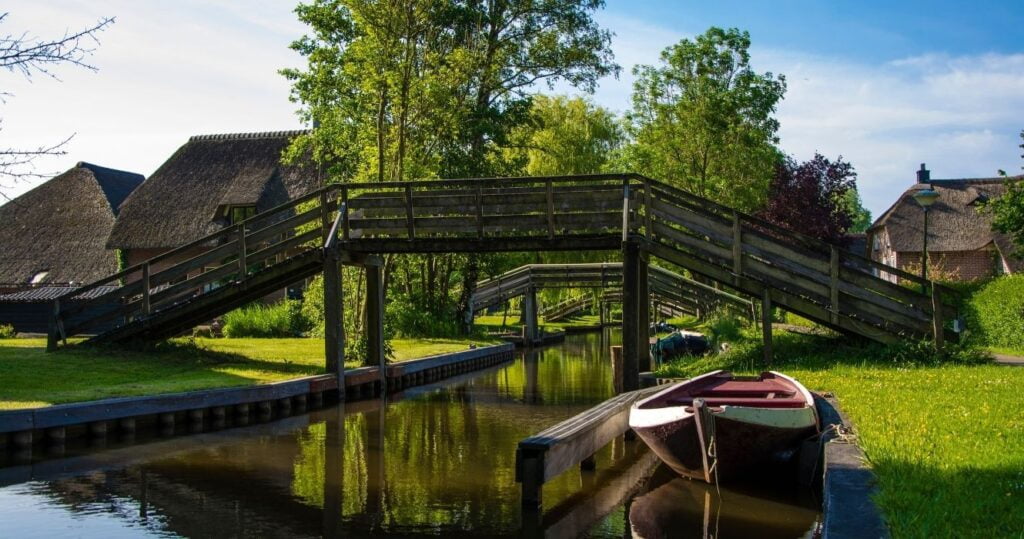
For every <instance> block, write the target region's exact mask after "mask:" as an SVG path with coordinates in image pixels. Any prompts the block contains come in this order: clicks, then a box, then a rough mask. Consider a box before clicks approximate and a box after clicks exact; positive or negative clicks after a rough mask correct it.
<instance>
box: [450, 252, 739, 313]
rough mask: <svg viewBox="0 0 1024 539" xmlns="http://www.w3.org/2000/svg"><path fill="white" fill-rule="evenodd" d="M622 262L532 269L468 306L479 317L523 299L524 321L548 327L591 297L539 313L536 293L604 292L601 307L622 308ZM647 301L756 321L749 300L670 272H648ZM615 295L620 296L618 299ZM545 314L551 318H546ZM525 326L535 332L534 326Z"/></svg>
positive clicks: (480, 292) (508, 277) (485, 284)
mask: <svg viewBox="0 0 1024 539" xmlns="http://www.w3.org/2000/svg"><path fill="white" fill-rule="evenodd" d="M623 275H624V273H623V265H622V263H621V262H604V263H589V264H528V265H525V266H520V267H518V268H516V269H513V270H510V271H507V272H505V273H502V274H501V275H498V276H496V277H493V278H490V279H485V280H483V281H480V282H478V283H477V285H476V290H475V292H474V293H473V296H472V298H471V300H470V303H471V305H472V309H471V310H472V311H474V312H477V311H481V310H484V309H488V308H492V307H494V306H496V305H500V304H502V303H504V302H506V301H508V300H509V299H512V298H515V297H523V298H524V307H523V313H524V316H525V317H526V318H529V317H531V316H534V315H535V314H536V313H537V312H539V313H540V314H541V316H542V317H543V318H544V319H545V320H547V321H555V320H557V319H558V318H560V317H562V316H566V315H568V314H571V313H572V312H574V309H578V308H582V307H584V306H588V305H590V304H592V303H593V301H592V298H590V297H586V296H583V297H578V298H570V300H569V301H566V302H564V303H563V304H558V305H553V306H550V307H547V308H545V309H539V308H537V307H536V306H538V305H539V304H538V302H537V298H536V293H537V291H538V290H542V289H551V288H572V289H580V288H584V289H586V288H590V289H605V290H606V291H607V292H611V293H610V294H602V296H601V301H602V302H616V303H618V302H621V301H622V294H621V291H622V285H623ZM648 280H649V286H648V301H649V302H650V303H651V304H652V305H653V304H655V303H661V304H667V305H671V306H673V307H675V308H676V309H677V310H680V311H683V312H685V313H687V314H692V315H695V316H698V315H702V314H704V313H709V312H711V311H713V310H716V309H719V308H726V309H729V310H731V311H732V312H734V313H736V314H739V315H740V316H754V305H753V303H752V302H751V301H750V300H747V299H744V298H742V297H739V296H737V295H735V294H731V293H729V292H726V291H724V290H720V289H717V288H715V287H713V286H709V285H707V284H704V283H701V282H698V281H696V280H694V279H690V278H687V277H684V276H682V275H679V274H678V273H675V272H672V271H669V270H667V269H664V268H661V267H657V266H650V267H649V268H648ZM616 292H617V293H616ZM545 311H547V314H545ZM526 322H527V324H526V325H527V326H528V327H530V326H532V327H536V326H537V324H536V321H533V323H532V324H531V321H530V320H527V321H526Z"/></svg>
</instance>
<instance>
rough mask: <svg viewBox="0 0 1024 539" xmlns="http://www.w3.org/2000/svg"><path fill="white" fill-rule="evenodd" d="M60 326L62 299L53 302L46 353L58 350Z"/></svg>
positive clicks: (47, 333)
mask: <svg viewBox="0 0 1024 539" xmlns="http://www.w3.org/2000/svg"><path fill="white" fill-rule="evenodd" d="M59 325H60V299H55V300H53V313H51V315H50V327H49V328H48V329H49V331H47V332H46V351H47V352H53V351H54V350H56V349H57V340H58V338H59V337H58V329H57V328H58V326H59Z"/></svg>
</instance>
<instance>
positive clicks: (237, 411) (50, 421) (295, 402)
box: [0, 343, 514, 457]
mask: <svg viewBox="0 0 1024 539" xmlns="http://www.w3.org/2000/svg"><path fill="white" fill-rule="evenodd" d="M513 354H514V345H512V344H511V343H504V344H498V345H493V346H484V347H479V348H472V349H469V350H464V351H460V352H452V353H447V354H440V355H437V356H431V357H426V358H422V359H415V360H410V361H404V362H401V363H395V364H392V365H388V366H387V367H385V373H384V374H385V376H383V377H382V376H381V373H380V370H379V368H378V367H360V368H357V369H347V370H346V371H345V376H344V384H345V396H346V400H357V399H362V398H372V397H375V396H378V395H380V394H381V392H382V391H387V392H395V391H400V390H402V389H404V388H407V387H412V386H416V385H420V384H425V383H430V382H435V381H439V380H443V379H445V378H448V377H451V376H455V375H458V374H462V373H466V372H470V371H473V370H477V369H482V368H485V367H488V366H491V365H494V364H497V363H501V362H504V361H508V360H510V359H512V357H513ZM338 394H339V392H338V378H337V376H336V375H334V374H321V375H316V376H306V377H302V378H296V379H293V380H286V381H282V382H273V383H268V384H260V385H253V386H243V387H231V388H220V389H209V390H201V391H189V392H183V393H168V394H163V395H149V396H139V397H119V398H112V399H102V400H96V401H87V402H78V403H68V404H58V405H54V406H47V407H42V408H30V409H25V410H12V411H4V412H0V450H3V449H5V448H6V449H8V450H10V451H12V452H15V453H18V454H19V455H20V456H22V457H26V456H30V454H31V450H32V447H33V446H36V445H41V444H48V445H54V446H61V445H63V443H64V441H65V440H66V439H68V438H76V437H91V438H101V437H105V436H107V434H108V433H110V432H119V433H121V434H132V433H134V432H135V430H136V429H137V428H140V427H142V426H151V425H154V424H155V425H156V426H158V427H159V429H160V430H161V431H165V432H167V433H169V434H170V433H173V432H174V430H175V427H176V425H179V424H181V423H184V424H187V425H189V428H190V429H191V430H199V431H201V430H202V428H203V426H204V425H205V424H206V423H209V424H211V425H213V426H218V425H224V424H226V422H227V420H228V419H229V418H230V419H232V421H233V424H235V423H238V424H243V425H244V424H248V422H249V421H250V420H252V419H253V416H255V419H257V420H269V419H272V418H273V417H274V416H275V415H276V416H278V417H283V416H288V415H291V414H292V413H293V411H295V412H302V411H305V410H306V409H307V407H320V406H322V405H323V403H324V402H325V401H326V400H330V399H336V398H337V396H338ZM26 453H27V454H26Z"/></svg>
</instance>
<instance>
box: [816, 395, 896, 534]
mask: <svg viewBox="0 0 1024 539" xmlns="http://www.w3.org/2000/svg"><path fill="white" fill-rule="evenodd" d="M814 401H815V405H816V407H817V409H818V417H819V419H820V420H821V425H822V427H823V428H826V427H830V426H835V428H832V429H830V430H828V431H826V432H825V433H824V434H822V438H823V440H822V441H823V442H824V444H823V445H824V447H823V453H824V454H823V455H822V462H823V464H824V466H823V467H824V476H823V479H822V481H823V484H822V493H823V497H824V499H823V500H822V513H823V514H824V520H825V522H824V523H823V526H822V533H821V536H822V538H823V539H846V538H851V539H852V538H875V537H889V529H888V528H887V527H886V525H885V521H884V520H883V519H882V514H881V512H880V511H879V510H878V506H876V505H875V503H874V502H873V501H872V500H871V496H872V495H873V494H875V492H876V491H877V489H876V486H875V484H876V478H875V474H874V472H872V471H871V468H869V467H868V465H867V457H866V456H865V455H864V451H863V450H862V449H861V448H860V446H858V445H857V441H856V437H855V436H853V425H852V424H851V423H850V420H849V419H848V418H847V417H846V416H845V415H844V414H843V413H842V411H841V410H840V409H839V404H838V402H837V401H836V399H835V397H833V396H832V395H829V394H825V395H815V399H814Z"/></svg>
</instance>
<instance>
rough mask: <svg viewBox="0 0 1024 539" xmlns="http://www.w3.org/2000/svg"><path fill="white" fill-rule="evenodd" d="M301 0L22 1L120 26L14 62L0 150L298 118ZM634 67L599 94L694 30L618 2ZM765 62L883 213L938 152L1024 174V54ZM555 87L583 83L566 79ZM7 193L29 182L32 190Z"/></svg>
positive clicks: (811, 146) (947, 169) (615, 99)
mask: <svg viewBox="0 0 1024 539" xmlns="http://www.w3.org/2000/svg"><path fill="white" fill-rule="evenodd" d="M292 9H293V2H287V1H286V2H281V1H274V0H263V1H260V2H244V3H239V2H232V1H229V0H216V1H201V0H182V1H179V2H160V3H155V2H136V1H131V0H107V1H91V0H55V1H50V2H46V3H42V2H21V3H19V4H18V5H15V6H12V7H11V8H10V12H11V14H10V16H9V18H8V20H7V21H5V22H4V24H3V25H2V26H0V31H4V32H17V31H20V30H21V29H27V30H30V31H31V32H32V33H33V34H35V35H38V36H51V35H54V34H59V33H61V32H63V31H64V30H65V29H68V28H70V29H76V28H81V27H84V26H86V25H88V24H90V23H92V22H93V21H95V20H97V19H98V18H99V17H100V16H104V15H114V16H117V17H118V21H117V23H116V24H115V25H114V26H113V27H111V28H110V30H109V31H107V32H104V33H103V34H102V35H101V39H102V43H101V45H100V46H99V47H98V49H97V51H96V54H95V56H94V57H93V58H92V59H91V61H92V62H93V63H94V64H96V65H97V66H98V67H99V68H100V71H99V72H98V73H92V72H88V71H84V70H80V69H73V68H70V67H67V66H65V67H62V68H60V69H58V75H59V76H60V77H61V78H62V82H58V81H54V80H49V79H45V78H36V79H35V81H34V82H32V83H28V82H25V81H23V80H22V79H21V78H20V77H19V76H18V75H16V74H12V73H0V77H2V79H0V80H2V81H3V84H4V88H5V89H6V90H7V91H11V92H13V93H14V94H15V96H14V97H13V98H10V99H8V101H7V103H5V104H0V118H2V119H3V124H2V127H3V131H0V146H14V147H29V146H32V145H35V144H45V143H52V142H54V141H58V140H61V139H62V138H63V137H65V136H67V135H68V134H71V133H77V136H76V137H75V139H74V140H73V141H72V143H71V144H70V145H69V147H68V150H69V154H68V155H67V156H65V157H63V158H59V159H52V160H49V161H45V162H42V163H40V170H44V171H61V170H64V169H66V168H68V167H70V166H71V165H72V164H74V163H75V162H76V161H79V160H84V161H93V162H96V163H98V164H101V165H106V166H112V167H118V168H124V169H127V170H133V171H137V172H141V173H144V174H150V173H152V172H153V170H155V168H156V167H157V166H159V165H160V164H161V163H162V162H163V161H164V160H165V159H166V158H167V157H168V156H169V155H171V153H173V151H174V150H175V149H176V148H177V147H178V146H180V145H181V144H183V143H184V142H185V141H186V140H187V138H188V137H189V136H190V135H193V134H197V133H216V132H237V131H262V130H276V129H292V128H297V127H299V125H298V121H297V119H296V117H295V115H294V110H295V108H296V107H295V105H294V104H292V103H290V102H288V100H287V97H288V90H289V87H288V83H287V81H285V80H284V79H283V77H281V76H279V75H278V74H277V70H278V69H279V68H281V67H285V66H296V65H301V64H302V61H301V58H299V57H298V55H297V54H295V53H293V52H292V51H290V50H289V49H288V48H287V46H288V44H289V43H290V42H291V41H292V40H294V39H295V38H297V37H299V36H300V35H302V33H303V32H304V28H303V26H302V25H301V24H300V23H298V22H297V21H296V19H295V16H294V14H293V13H292V11H291V10H292ZM597 18H598V21H599V22H600V23H601V24H602V25H603V26H605V27H607V28H610V29H612V30H613V31H614V32H615V33H616V36H615V38H614V41H613V47H614V49H615V52H616V57H617V61H618V62H619V63H620V64H621V65H622V67H623V71H622V75H621V77H620V78H619V79H618V80H614V79H610V78H609V79H606V80H603V81H602V82H601V86H600V88H599V89H598V92H597V94H596V95H595V97H594V99H595V100H596V101H597V102H598V103H600V104H602V105H604V106H607V107H609V108H612V109H614V110H617V111H620V112H621V111H624V110H625V109H627V108H628V107H629V96H630V93H631V92H632V83H633V76H632V74H631V69H632V67H633V66H634V65H635V64H638V63H646V64H654V63H657V61H658V58H659V54H660V52H661V51H662V49H664V48H665V47H667V46H668V45H671V44H673V43H675V42H677V41H678V40H679V39H681V38H683V37H690V36H691V35H690V34H687V33H684V32H683V31H682V30H680V29H674V28H666V27H663V26H659V25H658V23H657V21H653V22H644V21H639V20H636V19H632V18H627V17H621V16H616V15H612V14H609V13H607V12H604V13H600V14H598V17H597ZM752 54H753V62H754V64H755V68H756V69H758V70H761V71H765V70H770V71H773V72H776V73H784V74H786V76H787V80H788V83H789V91H788V92H787V96H786V99H785V101H784V102H783V103H782V104H781V105H780V107H779V112H778V115H779V118H780V121H781V123H782V131H781V137H782V147H783V149H784V150H785V151H787V152H789V153H791V154H793V155H795V156H796V157H797V158H798V159H807V158H809V157H811V155H812V154H813V152H814V151H815V150H817V151H820V152H822V153H823V154H825V155H827V156H830V157H834V156H836V155H839V154H842V155H843V156H844V157H845V158H846V159H848V160H849V161H851V162H852V163H853V164H854V165H855V166H856V168H857V170H858V172H859V173H860V180H859V183H860V185H861V191H862V193H863V195H864V197H865V199H866V202H867V205H868V207H869V208H870V209H871V210H872V211H873V212H875V214H876V215H877V214H878V213H879V212H880V211H882V210H884V209H885V208H886V207H887V206H888V205H889V204H890V203H891V202H892V200H894V199H895V197H896V196H897V195H898V193H899V192H901V191H902V190H903V189H905V188H906V186H907V185H908V184H909V183H910V182H911V181H912V180H913V178H914V170H916V169H917V166H918V165H919V164H920V163H922V162H926V163H928V166H929V168H930V169H931V170H932V171H933V176H934V177H937V178H941V177H970V176H991V175H993V174H995V172H996V170H997V169H999V168H1004V169H1006V170H1011V171H1018V170H1019V166H1020V163H1021V161H1020V158H1019V157H1018V154H1019V153H1020V152H1019V150H1018V148H1017V144H1019V140H1018V138H1017V133H1018V132H1019V131H1020V129H1021V128H1024V119H1022V118H1021V114H1020V112H1021V111H1022V110H1024V54H1018V55H998V54H987V55H980V56H948V55H939V54H934V55H926V56H919V57H914V58H903V59H899V60H896V61H892V62H888V63H882V64H865V63H859V62H856V61H852V60H849V59H843V58H832V57H822V56H816V55H813V54H810V53H807V52H799V51H791V50H776V49H765V48H761V47H758V46H757V44H756V43H755V48H754V50H753V51H752ZM556 91H560V92H571V91H572V90H571V88H568V87H564V86H562V85H559V86H558V87H556ZM27 187H28V186H27V185H23V186H22V188H21V189H19V190H17V191H15V192H11V191H5V192H7V193H9V194H16V193H17V192H20V191H22V190H24V189H25V188H27Z"/></svg>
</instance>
